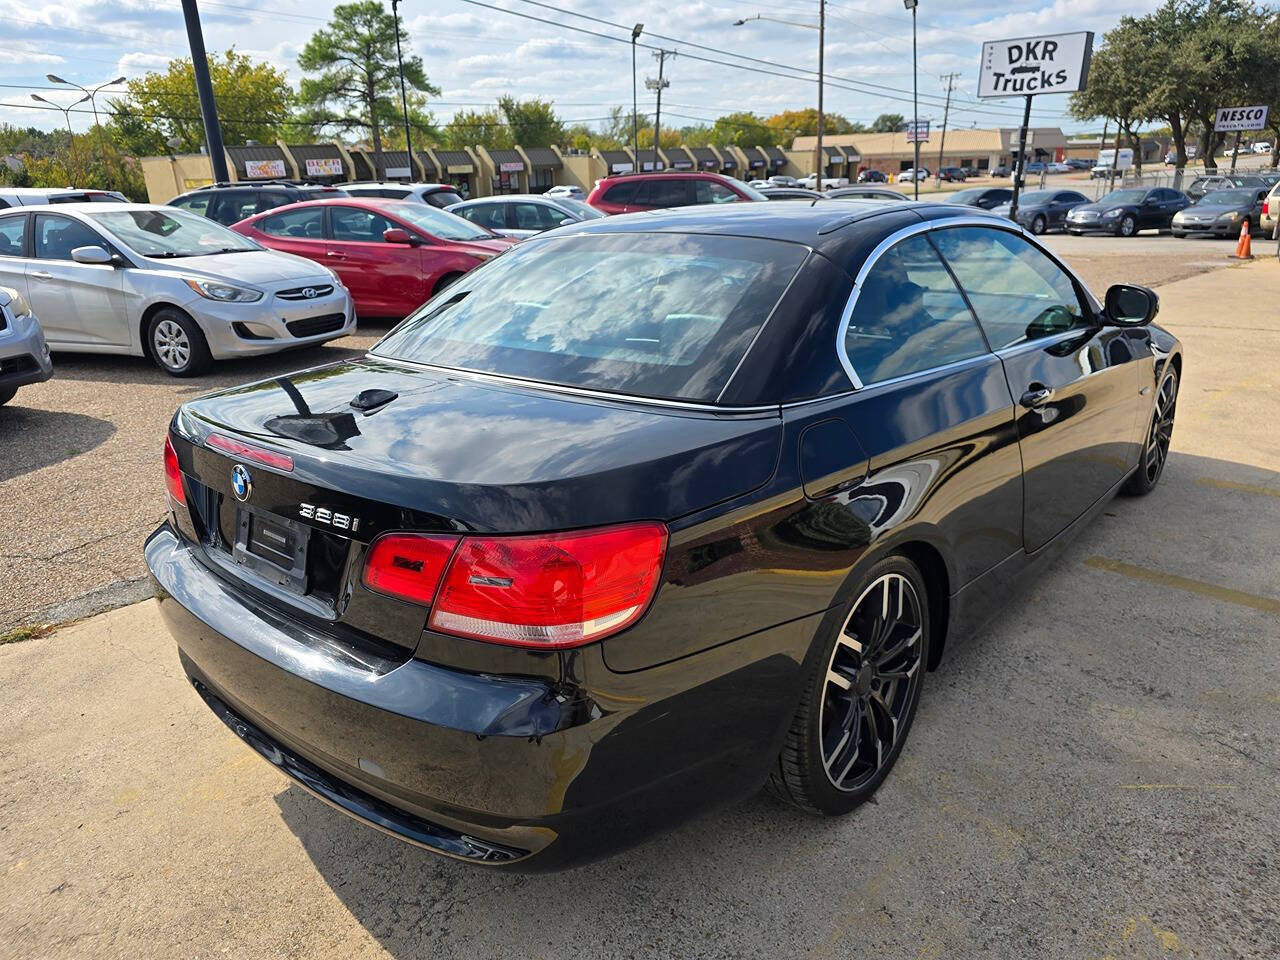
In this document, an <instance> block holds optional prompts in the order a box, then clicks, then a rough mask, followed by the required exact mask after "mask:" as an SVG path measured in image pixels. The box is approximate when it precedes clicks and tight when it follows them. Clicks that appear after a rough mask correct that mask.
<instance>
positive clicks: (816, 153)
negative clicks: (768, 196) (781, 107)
mask: <svg viewBox="0 0 1280 960" xmlns="http://www.w3.org/2000/svg"><path fill="white" fill-rule="evenodd" d="M750 20H768V21H769V22H770V23H781V24H783V25H784V26H788V27H804V28H805V29H806V30H817V31H818V130H817V133H818V136H817V138H816V140H817V142H816V143H815V144H814V149H813V169H814V174H813V176H814V187H815V188H817V189H818V190H821V189H822V168H823V167H825V166H826V164H824V163H823V162H822V161H823V159H824V158H823V156H822V128H823V120H824V114H823V110H822V93H823V82H824V81H823V68H824V62H823V61H824V59H825V54H826V49H827V42H826V41H827V0H818V23H817V25H816V26H815V25H814V24H812V23H800V22H798V21H796V20H778V19H776V18H775V17H765V16H761V15H760V14H758V13H757V14H753V15H752V16H750V17H743V18H742V19H741V20H735V21H733V25H734V26H735V27H741V26H743V25H744V24H746V23H747V22H748V21H750Z"/></svg>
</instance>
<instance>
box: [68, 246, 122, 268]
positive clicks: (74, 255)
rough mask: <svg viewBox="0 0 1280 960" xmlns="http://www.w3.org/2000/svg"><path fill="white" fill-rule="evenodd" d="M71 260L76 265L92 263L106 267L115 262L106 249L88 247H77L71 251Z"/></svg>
mask: <svg viewBox="0 0 1280 960" xmlns="http://www.w3.org/2000/svg"><path fill="white" fill-rule="evenodd" d="M71 259H72V260H73V261H75V262H76V263H91V264H95V265H97V266H105V265H106V264H108V263H111V262H112V261H113V259H114V258H113V257H112V256H111V254H109V253H108V252H107V250H106V248H105V247H98V246H88V247H76V248H75V249H74V250H72V251H71Z"/></svg>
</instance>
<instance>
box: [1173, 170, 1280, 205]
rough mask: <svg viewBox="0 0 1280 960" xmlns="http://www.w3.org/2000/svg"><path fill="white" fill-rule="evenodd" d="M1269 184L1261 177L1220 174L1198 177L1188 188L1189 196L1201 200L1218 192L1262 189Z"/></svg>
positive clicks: (1243, 174) (1246, 174)
mask: <svg viewBox="0 0 1280 960" xmlns="http://www.w3.org/2000/svg"><path fill="white" fill-rule="evenodd" d="M1265 186H1269V184H1268V183H1267V182H1266V181H1265V180H1264V179H1263V178H1262V177H1260V176H1257V175H1255V174H1248V173H1219V174H1209V175H1207V176H1203V177H1196V178H1195V179H1194V180H1192V181H1191V184H1190V185H1189V186H1188V187H1187V196H1189V197H1190V198H1191V199H1192V200H1200V199H1201V198H1203V197H1205V196H1207V195H1208V194H1210V193H1213V192H1215V191H1217V190H1234V189H1237V188H1239V187H1258V188H1259V189H1261V188H1262V187H1265Z"/></svg>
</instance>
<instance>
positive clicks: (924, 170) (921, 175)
mask: <svg viewBox="0 0 1280 960" xmlns="http://www.w3.org/2000/svg"><path fill="white" fill-rule="evenodd" d="M928 179H929V168H928V167H921V168H920V169H919V170H912V169H907V170H903V171H902V172H901V173H900V174H898V182H899V183H910V182H911V181H912V180H928Z"/></svg>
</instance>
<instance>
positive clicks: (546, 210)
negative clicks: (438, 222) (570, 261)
mask: <svg viewBox="0 0 1280 960" xmlns="http://www.w3.org/2000/svg"><path fill="white" fill-rule="evenodd" d="M448 210H449V212H450V213H453V214H457V215H458V216H459V217H462V218H463V219H466V220H470V221H471V222H472V223H474V224H476V225H477V226H481V227H488V228H489V229H490V230H492V231H493V232H494V233H500V234H502V235H503V236H504V237H514V238H516V239H518V240H522V239H524V238H525V237H532V236H533V235H534V234H537V233H542V232H543V231H545V230H552V229H554V228H556V227H559V226H563V225H564V224H566V223H581V222H582V221H584V220H598V219H600V218H601V217H603V216H604V214H603V213H601V212H600V211H599V210H597V209H596V208H595V207H592V206H589V205H587V204H585V203H583V202H582V201H581V200H575V199H574V198H573V197H559V196H547V195H546V194H532V193H529V194H525V193H513V194H506V195H503V196H497V197H480V198H478V199H475V200H463V201H462V202H461V203H455V204H454V205H453V206H451V207H449V208H448Z"/></svg>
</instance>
